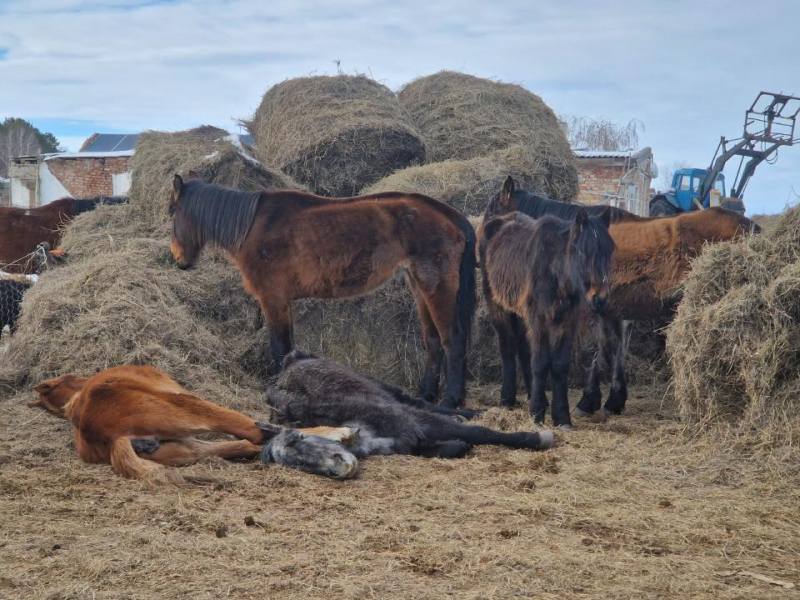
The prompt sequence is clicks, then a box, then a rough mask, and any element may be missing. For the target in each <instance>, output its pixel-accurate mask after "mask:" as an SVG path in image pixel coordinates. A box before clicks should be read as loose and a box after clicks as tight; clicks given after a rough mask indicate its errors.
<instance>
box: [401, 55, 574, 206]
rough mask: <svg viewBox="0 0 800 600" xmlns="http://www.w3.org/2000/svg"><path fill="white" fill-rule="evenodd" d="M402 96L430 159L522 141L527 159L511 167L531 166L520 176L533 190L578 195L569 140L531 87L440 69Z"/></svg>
mask: <svg viewBox="0 0 800 600" xmlns="http://www.w3.org/2000/svg"><path fill="white" fill-rule="evenodd" d="M398 98H399V99H400V103H401V104H402V105H403V107H404V108H405V109H406V110H407V111H408V113H409V115H410V116H411V119H412V120H413V121H414V123H415V124H416V125H417V127H418V128H419V130H420V132H422V136H423V138H424V140H425V143H426V146H427V149H428V161H429V162H431V163H435V162H441V161H450V160H452V161H464V160H469V159H479V158H485V159H488V158H489V155H491V154H492V153H495V152H496V151H498V150H506V149H510V148H512V147H514V146H520V147H521V148H523V149H524V150H525V153H526V156H525V157H524V162H520V160H519V159H517V160H516V161H514V163H513V164H512V165H511V167H512V169H511V170H512V171H516V170H517V169H518V168H519V167H522V168H523V171H527V170H528V169H529V168H530V172H523V173H522V174H521V175H520V177H522V178H523V180H524V176H525V175H527V176H528V177H530V178H531V180H532V181H531V184H530V189H531V190H532V191H535V192H537V193H541V194H544V195H546V196H549V197H551V198H556V199H558V200H565V201H570V200H572V199H573V198H574V197H575V195H576V194H577V191H578V176H577V171H576V169H575V165H574V156H573V153H572V150H571V149H570V147H569V142H568V141H567V138H566V136H565V135H564V132H563V130H562V129H561V127H560V125H559V123H558V119H557V118H556V116H555V114H554V113H553V111H552V110H550V108H549V107H548V106H547V105H546V104H545V103H544V102H543V101H542V99H541V98H540V97H539V96H536V95H535V94H532V93H531V92H529V91H528V90H526V89H524V88H522V87H520V86H518V85H512V84H507V83H499V82H495V81H490V80H488V79H481V78H479V77H474V76H472V75H466V74H464V73H455V72H452V71H441V72H439V73H435V74H433V75H429V76H427V77H421V78H419V79H416V80H414V81H412V82H411V83H409V84H408V85H406V86H405V87H404V88H403V89H401V90H400V92H399V94H398ZM496 160H498V161H499V162H502V161H503V160H504V158H503V156H502V155H501V156H499V157H498V158H497V159H496ZM514 167H516V168H514ZM474 168H475V167H470V166H466V167H461V169H462V170H463V169H467V170H470V169H474ZM442 170H443V169H439V171H442ZM506 174H508V173H506ZM438 176H440V177H443V179H444V181H447V179H449V178H450V177H448V175H446V174H443V173H442V174H440V175H438ZM428 177H437V175H436V174H435V173H434V174H431V175H429V176H428ZM445 185H446V184H445ZM498 189H499V188H498Z"/></svg>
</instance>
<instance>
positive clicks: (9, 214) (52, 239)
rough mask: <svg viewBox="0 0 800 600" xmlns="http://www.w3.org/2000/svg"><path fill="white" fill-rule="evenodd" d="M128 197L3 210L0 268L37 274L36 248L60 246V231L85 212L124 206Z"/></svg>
mask: <svg viewBox="0 0 800 600" xmlns="http://www.w3.org/2000/svg"><path fill="white" fill-rule="evenodd" d="M127 201H128V199H127V198H126V197H124V196H101V197H97V198H90V199H86V200H76V199H74V198H61V199H59V200H54V201H53V202H50V203H49V204H45V205H44V206H38V207H36V208H28V209H26V208H14V207H0V232H2V234H0V269H3V270H4V271H8V272H9V273H35V272H36V268H37V266H38V265H37V261H35V260H29V259H30V258H32V255H33V253H34V251H35V250H36V246H37V245H39V244H40V243H42V242H47V243H48V244H50V247H52V248H55V247H56V246H57V245H58V239H59V238H60V237H61V231H60V228H61V227H63V226H64V225H65V224H66V223H67V222H68V221H70V220H71V219H72V218H74V217H76V216H77V215H79V214H81V213H82V212H86V211H87V210H94V209H95V207H96V206H97V205H98V204H122V203H125V202H127Z"/></svg>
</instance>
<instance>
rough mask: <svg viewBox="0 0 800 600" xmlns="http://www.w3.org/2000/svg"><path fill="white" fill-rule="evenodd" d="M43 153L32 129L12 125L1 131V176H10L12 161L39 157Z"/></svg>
mask: <svg viewBox="0 0 800 600" xmlns="http://www.w3.org/2000/svg"><path fill="white" fill-rule="evenodd" d="M41 151H42V146H41V145H40V144H39V140H38V139H37V137H36V132H34V131H33V130H32V129H31V128H30V127H25V126H24V125H16V124H15V125H12V126H11V127H7V128H4V129H2V130H0V176H3V177H7V176H8V166H9V165H10V164H11V159H13V158H16V157H17V156H30V155H37V154H39V153H40V152H41Z"/></svg>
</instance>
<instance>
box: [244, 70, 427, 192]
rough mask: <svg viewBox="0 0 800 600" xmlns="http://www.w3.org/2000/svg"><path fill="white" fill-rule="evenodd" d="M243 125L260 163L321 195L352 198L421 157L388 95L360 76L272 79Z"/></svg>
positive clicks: (419, 142)
mask: <svg viewBox="0 0 800 600" xmlns="http://www.w3.org/2000/svg"><path fill="white" fill-rule="evenodd" d="M247 126H248V129H249V130H250V132H251V133H252V134H253V138H254V139H255V144H256V148H257V151H258V154H259V157H260V158H261V159H262V160H263V161H264V162H265V163H267V164H272V165H276V166H278V167H279V168H281V169H282V170H283V171H285V172H286V173H289V174H290V175H291V176H292V177H294V178H295V179H297V180H298V181H301V182H303V183H305V184H306V185H308V186H309V187H310V188H311V189H312V190H313V191H314V192H316V193H318V194H323V195H326V196H352V195H354V194H356V193H357V192H358V190H360V189H361V188H363V187H364V186H365V185H368V184H370V183H372V182H374V181H377V180H378V179H380V178H382V177H385V176H386V175H388V174H389V173H392V172H393V171H395V170H397V169H403V168H405V167H407V166H409V165H413V164H418V163H421V162H424V160H425V145H424V143H423V142H422V140H421V138H420V135H419V133H418V132H417V130H416V129H415V128H414V126H413V125H412V124H411V123H410V122H409V120H408V119H407V117H406V115H405V113H404V112H403V110H402V109H401V108H400V105H399V104H398V102H397V98H396V97H395V95H394V93H392V91H391V90H389V89H388V88H387V87H385V86H383V85H381V84H379V83H377V82H375V81H373V80H372V79H370V78H368V77H364V76H362V75H357V76H349V75H338V76H335V77H327V76H320V77H300V78H296V79H289V80H287V81H284V82H283V83H279V84H278V85H275V86H273V87H272V88H270V89H269V90H268V91H267V93H266V94H264V98H263V99H262V101H261V105H260V106H259V107H258V109H257V110H256V113H255V115H254V116H253V119H252V121H249V122H248V123H247Z"/></svg>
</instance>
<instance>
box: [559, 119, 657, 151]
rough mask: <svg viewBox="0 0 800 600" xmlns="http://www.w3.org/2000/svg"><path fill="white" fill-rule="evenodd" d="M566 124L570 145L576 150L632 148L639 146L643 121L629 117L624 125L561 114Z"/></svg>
mask: <svg viewBox="0 0 800 600" xmlns="http://www.w3.org/2000/svg"><path fill="white" fill-rule="evenodd" d="M560 118H561V120H562V121H564V122H565V123H566V124H567V131H568V135H567V137H568V138H569V143H570V146H572V147H573V148H574V149H576V150H604V151H617V150H633V149H635V148H637V147H638V146H639V132H644V123H642V122H641V121H640V120H638V119H631V120H630V121H628V123H627V124H626V125H617V124H616V123H612V122H611V121H606V120H605V119H600V120H599V121H596V120H595V119H592V118H590V117H571V116H566V115H565V116H561V117H560Z"/></svg>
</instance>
